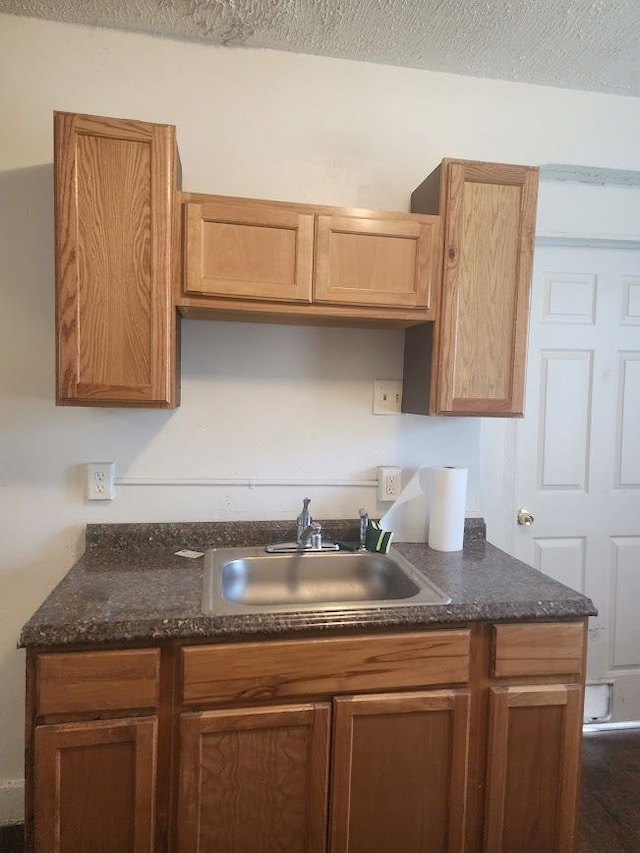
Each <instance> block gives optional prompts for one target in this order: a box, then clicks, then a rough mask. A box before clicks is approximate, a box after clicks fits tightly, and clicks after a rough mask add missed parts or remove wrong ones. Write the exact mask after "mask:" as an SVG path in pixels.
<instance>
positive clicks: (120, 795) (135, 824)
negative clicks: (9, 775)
mask: <svg viewBox="0 0 640 853" xmlns="http://www.w3.org/2000/svg"><path fill="white" fill-rule="evenodd" d="M155 768H156V721H155V720H154V719H149V718H144V717H140V718H137V719H120V720H102V721H98V722H82V723H61V724H59V725H50V726H49V725H47V726H39V727H38V728H36V732H35V799H34V813H35V849H36V853H95V851H97V850H104V851H107V850H108V851H109V853H147V851H148V853H152V851H153V850H154V809H155V806H154V798H155Z"/></svg>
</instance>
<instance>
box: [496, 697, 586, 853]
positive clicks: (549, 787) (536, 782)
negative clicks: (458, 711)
mask: <svg viewBox="0 0 640 853" xmlns="http://www.w3.org/2000/svg"><path fill="white" fill-rule="evenodd" d="M581 734H582V687H581V686H579V685H577V684H543V685H524V686H515V687H514V686H510V687H495V688H493V689H492V690H491V698H490V736H489V753H488V764H487V800H486V814H485V843H484V849H485V850H486V851H487V853H500V851H504V853H512V851H518V853H527V851H530V853H540V851H545V853H566V851H568V850H573V849H574V832H575V822H576V809H577V798H578V779H579V766H580V747H581Z"/></svg>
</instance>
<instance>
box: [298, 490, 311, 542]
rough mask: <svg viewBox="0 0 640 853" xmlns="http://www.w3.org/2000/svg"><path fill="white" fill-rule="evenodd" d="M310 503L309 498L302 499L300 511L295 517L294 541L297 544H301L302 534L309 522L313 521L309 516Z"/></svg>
mask: <svg viewBox="0 0 640 853" xmlns="http://www.w3.org/2000/svg"><path fill="white" fill-rule="evenodd" d="M310 503H311V498H303V499H302V512H301V513H300V515H299V516H298V518H297V519H296V541H297V543H298V545H301V544H302V534H303V533H304V532H305V531H306V530H307V529H308V528H309V526H310V525H311V522H312V521H313V519H312V518H311V513H310V512H309V504H310ZM308 535H309V534H308ZM302 547H304V546H302Z"/></svg>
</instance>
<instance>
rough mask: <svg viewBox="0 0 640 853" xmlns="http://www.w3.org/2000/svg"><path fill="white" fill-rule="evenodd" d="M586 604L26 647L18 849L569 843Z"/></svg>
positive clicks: (311, 850)
mask: <svg viewBox="0 0 640 853" xmlns="http://www.w3.org/2000/svg"><path fill="white" fill-rule="evenodd" d="M585 621H586V620H574V621H568V620H567V621H564V622H548V623H540V622H533V623H529V624H527V623H500V624H496V625H490V624H475V625H471V626H467V627H464V626H463V627H452V628H443V627H442V626H438V627H437V628H436V627H434V629H432V630H423V631H415V630H414V631H407V632H397V631H396V632H394V633H382V632H380V633H373V634H368V635H367V634H361V635H357V634H348V635H344V636H339V635H338V636H326V635H324V636H317V637H309V636H305V637H300V638H299V639H272V640H268V639H265V640H262V641H259V640H252V641H248V640H244V641H236V642H228V641H227V642H220V643H189V642H182V641H175V642H174V641H170V642H167V643H164V644H161V645H159V646H157V647H147V648H141V647H131V648H127V649H116V648H111V649H103V648H102V649H99V648H96V649H93V650H76V651H69V650H66V649H60V650H57V651H56V650H45V649H40V650H33V649H32V650H29V654H28V658H27V719H28V721H29V722H28V725H27V756H26V758H27V760H26V766H27V819H26V835H27V847H26V849H27V851H29V853H33V851H36V853H85V851H86V853H95V851H102V850H104V851H107V852H108V853H173V851H177V853H195V851H199V853H205V851H206V853H228V851H234V853H272V851H273V853H276V851H278V853H282V851H284V853H324V851H331V853H362V851H366V853H389V851H396V850H398V851H402V853H424V851H438V853H445V851H446V853H481V851H486V853H500V852H501V851H504V853H515V851H517V853H529V852H530V853H539V851H545V853H565V851H570V850H572V849H573V844H574V833H575V822H576V812H577V794H578V784H579V775H580V744H581V733H582V702H583V690H584V652H585V630H586V624H585ZM96 717H100V718H101V719H96Z"/></svg>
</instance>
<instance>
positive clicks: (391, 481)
mask: <svg viewBox="0 0 640 853" xmlns="http://www.w3.org/2000/svg"><path fill="white" fill-rule="evenodd" d="M401 477H402V468H378V500H379V501H395V499H396V498H397V497H398V495H399V494H400V487H401V482H400V480H401Z"/></svg>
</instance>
